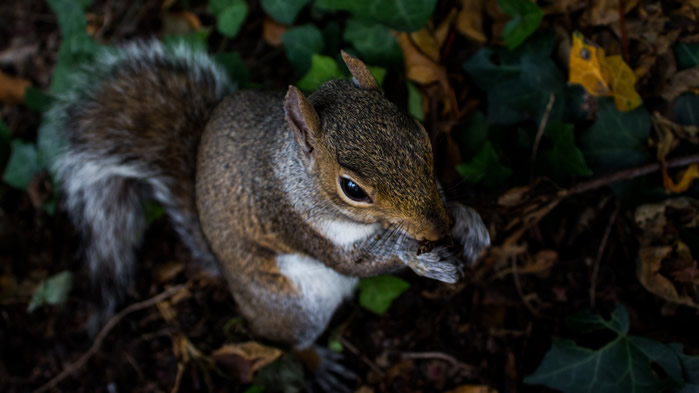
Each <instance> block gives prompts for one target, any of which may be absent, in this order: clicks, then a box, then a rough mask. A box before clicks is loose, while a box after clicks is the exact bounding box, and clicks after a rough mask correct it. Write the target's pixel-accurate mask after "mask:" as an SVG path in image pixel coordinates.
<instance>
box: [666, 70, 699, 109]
mask: <svg viewBox="0 0 699 393" xmlns="http://www.w3.org/2000/svg"><path fill="white" fill-rule="evenodd" d="M696 87H699V67H694V68H689V69H686V70H683V71H680V72H678V73H676V74H675V75H673V76H672V78H670V80H669V81H668V84H667V85H665V88H664V89H663V91H662V92H661V93H660V95H661V96H662V97H663V98H664V99H665V100H666V101H668V102H672V101H673V100H674V99H675V98H677V96H679V95H680V94H682V93H684V92H686V91H690V90H691V89H693V88H696Z"/></svg>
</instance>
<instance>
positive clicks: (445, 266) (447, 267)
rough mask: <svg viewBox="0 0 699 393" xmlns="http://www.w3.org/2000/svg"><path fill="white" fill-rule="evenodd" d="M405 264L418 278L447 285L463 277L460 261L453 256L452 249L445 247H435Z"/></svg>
mask: <svg viewBox="0 0 699 393" xmlns="http://www.w3.org/2000/svg"><path fill="white" fill-rule="evenodd" d="M407 264H408V266H409V267H410V268H411V269H412V270H413V271H414V272H415V273H417V274H418V275H420V276H423V277H427V278H431V279H434V280H439V281H443V282H446V283H449V284H453V283H455V282H457V281H458V280H459V279H460V278H461V277H463V269H462V268H461V261H460V260H459V258H458V257H457V256H456V255H454V251H453V249H451V248H449V247H446V246H436V247H434V248H432V249H431V250H430V251H428V252H423V253H421V254H420V255H417V256H415V257H413V258H410V259H409V261H408V263H407Z"/></svg>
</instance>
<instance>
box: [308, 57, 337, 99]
mask: <svg viewBox="0 0 699 393" xmlns="http://www.w3.org/2000/svg"><path fill="white" fill-rule="evenodd" d="M338 78H344V75H343V74H342V71H340V68H339V67H338V66H337V62H335V60H334V59H333V58H332V57H328V56H321V55H313V57H312V58H311V69H310V70H309V71H308V72H307V73H306V75H304V76H303V78H301V80H300V81H298V83H297V84H296V87H298V88H299V89H301V90H305V91H313V90H316V89H317V88H319V87H320V85H322V84H323V83H325V82H327V81H329V80H331V79H338Z"/></svg>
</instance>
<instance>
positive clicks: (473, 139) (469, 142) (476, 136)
mask: <svg viewBox="0 0 699 393" xmlns="http://www.w3.org/2000/svg"><path fill="white" fill-rule="evenodd" d="M452 135H453V136H454V140H455V142H456V143H457V144H458V145H459V150H460V151H461V154H462V155H463V157H464V158H471V157H473V156H474V155H475V154H476V153H478V152H479V151H480V150H481V148H482V147H483V144H484V143H485V141H486V140H487V138H488V123H487V122H486V120H485V116H484V115H483V113H482V112H475V113H474V114H473V115H471V116H470V117H469V118H468V122H467V123H466V124H465V126H464V127H460V128H458V129H456V130H455V132H453V133H452Z"/></svg>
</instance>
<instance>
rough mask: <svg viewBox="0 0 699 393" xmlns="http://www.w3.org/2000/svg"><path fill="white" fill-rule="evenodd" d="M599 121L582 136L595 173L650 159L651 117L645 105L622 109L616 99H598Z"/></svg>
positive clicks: (586, 154)
mask: <svg viewBox="0 0 699 393" xmlns="http://www.w3.org/2000/svg"><path fill="white" fill-rule="evenodd" d="M598 103H599V104H598V105H599V108H598V111H597V120H596V121H595V123H594V124H593V125H592V126H591V127H590V128H588V129H587V130H586V131H585V132H584V133H583V134H582V137H581V139H580V146H581V149H582V151H583V153H584V155H585V160H586V161H587V163H588V164H589V165H590V167H591V168H592V170H593V171H595V172H596V173H601V172H606V173H608V172H613V171H615V170H619V169H624V168H629V167H632V166H635V165H640V164H643V163H645V162H648V161H649V160H650V159H651V155H650V153H649V150H648V146H647V145H648V137H649V133H650V119H649V116H648V112H647V111H646V110H645V108H644V107H639V108H637V109H635V110H633V111H631V112H620V111H619V110H617V109H616V105H615V104H614V101H613V100H612V99H609V98H602V99H600V100H599V101H598Z"/></svg>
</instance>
